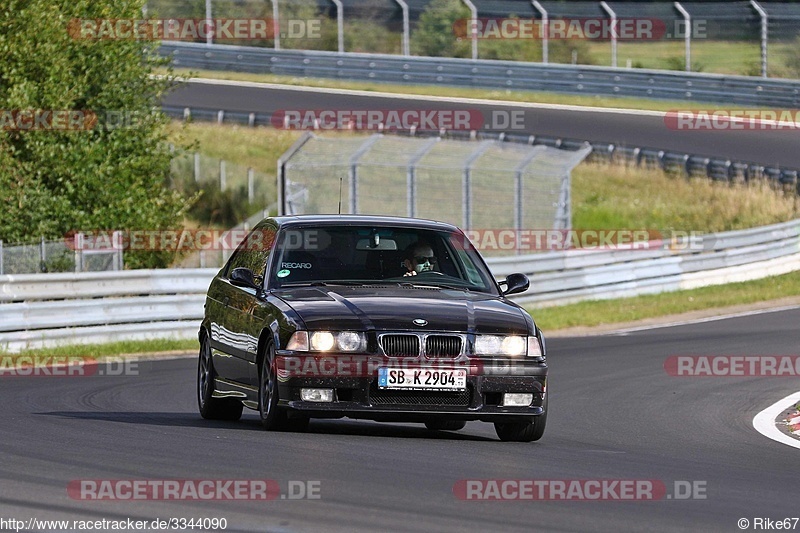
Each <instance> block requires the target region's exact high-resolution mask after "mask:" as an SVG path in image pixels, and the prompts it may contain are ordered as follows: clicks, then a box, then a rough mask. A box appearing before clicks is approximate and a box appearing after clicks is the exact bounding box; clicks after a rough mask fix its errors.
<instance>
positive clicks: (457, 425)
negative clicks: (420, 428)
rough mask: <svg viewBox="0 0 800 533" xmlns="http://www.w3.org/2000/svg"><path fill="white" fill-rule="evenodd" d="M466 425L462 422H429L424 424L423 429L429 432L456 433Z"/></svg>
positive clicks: (436, 420)
mask: <svg viewBox="0 0 800 533" xmlns="http://www.w3.org/2000/svg"><path fill="white" fill-rule="evenodd" d="M466 425H467V423H466V422H465V421H463V420H439V419H434V420H429V421H427V422H425V427H426V428H428V429H430V430H431V431H458V430H459V429H464V426H466Z"/></svg>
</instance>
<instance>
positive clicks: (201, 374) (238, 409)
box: [197, 335, 244, 421]
mask: <svg viewBox="0 0 800 533" xmlns="http://www.w3.org/2000/svg"><path fill="white" fill-rule="evenodd" d="M216 377H217V373H216V371H215V370H214V361H213V359H212V358H211V345H210V344H209V343H208V337H206V336H205V335H204V336H203V340H202V341H201V342H200V353H199V356H198V360H197V407H198V409H199V411H200V416H202V417H203V418H205V419H206V420H233V421H236V420H239V419H240V418H241V417H242V408H243V407H244V405H242V402H240V401H239V400H233V399H229V398H214V396H213V393H214V380H215V379H216Z"/></svg>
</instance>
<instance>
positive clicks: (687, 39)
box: [675, 2, 692, 72]
mask: <svg viewBox="0 0 800 533" xmlns="http://www.w3.org/2000/svg"><path fill="white" fill-rule="evenodd" d="M675 9H677V10H678V12H679V13H680V14H681V15H682V16H683V20H684V24H686V27H685V28H684V30H685V31H686V35H684V40H685V44H684V46H685V48H686V52H685V54H686V59H685V60H684V61H685V62H686V65H685V68H684V70H685V71H686V72H691V71H692V16H691V15H690V14H689V12H688V11H686V10H685V9H684V8H683V6H682V5H681V3H680V2H675Z"/></svg>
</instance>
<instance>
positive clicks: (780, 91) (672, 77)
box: [160, 42, 800, 108]
mask: <svg viewBox="0 0 800 533" xmlns="http://www.w3.org/2000/svg"><path fill="white" fill-rule="evenodd" d="M160 53H161V54H162V55H164V56H168V55H172V57H173V64H174V65H175V66H176V67H185V68H194V69H206V70H227V71H233V72H249V73H256V74H278V75H286V76H310V77H321V78H333V79H345V80H364V81H376V82H384V83H397V84H432V85H444V86H466V87H480V88H491V89H520V90H527V91H551V92H559V93H566V94H586V95H608V96H629V97H634V98H655V99H666V100H677V101H687V102H712V103H724V104H728V105H731V104H738V105H747V106H767V107H779V108H800V81H798V80H787V79H774V78H771V79H764V78H754V77H749V76H727V75H720V74H701V73H690V72H677V71H676V72H671V71H663V70H646V69H623V68H609V67H598V66H586V65H554V64H542V63H524V62H517V61H498V60H485V59H479V60H472V59H456V58H443V57H418V56H415V57H403V56H393V55H385V54H358V53H338V52H323V51H313V50H275V49H272V48H256V47H246V46H229V45H212V46H209V45H206V44H198V43H179V42H164V43H163V44H162V45H161V48H160Z"/></svg>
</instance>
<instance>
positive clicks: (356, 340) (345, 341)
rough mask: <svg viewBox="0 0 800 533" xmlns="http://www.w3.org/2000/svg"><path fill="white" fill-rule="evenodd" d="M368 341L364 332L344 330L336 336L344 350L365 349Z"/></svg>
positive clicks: (341, 348) (340, 347)
mask: <svg viewBox="0 0 800 533" xmlns="http://www.w3.org/2000/svg"><path fill="white" fill-rule="evenodd" d="M366 341H367V339H366V338H365V337H364V334H363V333H358V332H355V331H342V332H341V333H339V334H338V335H337V336H336V345H337V346H338V347H339V349H340V350H342V351H343V352H358V351H363V350H364V348H366V346H367V342H366Z"/></svg>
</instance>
